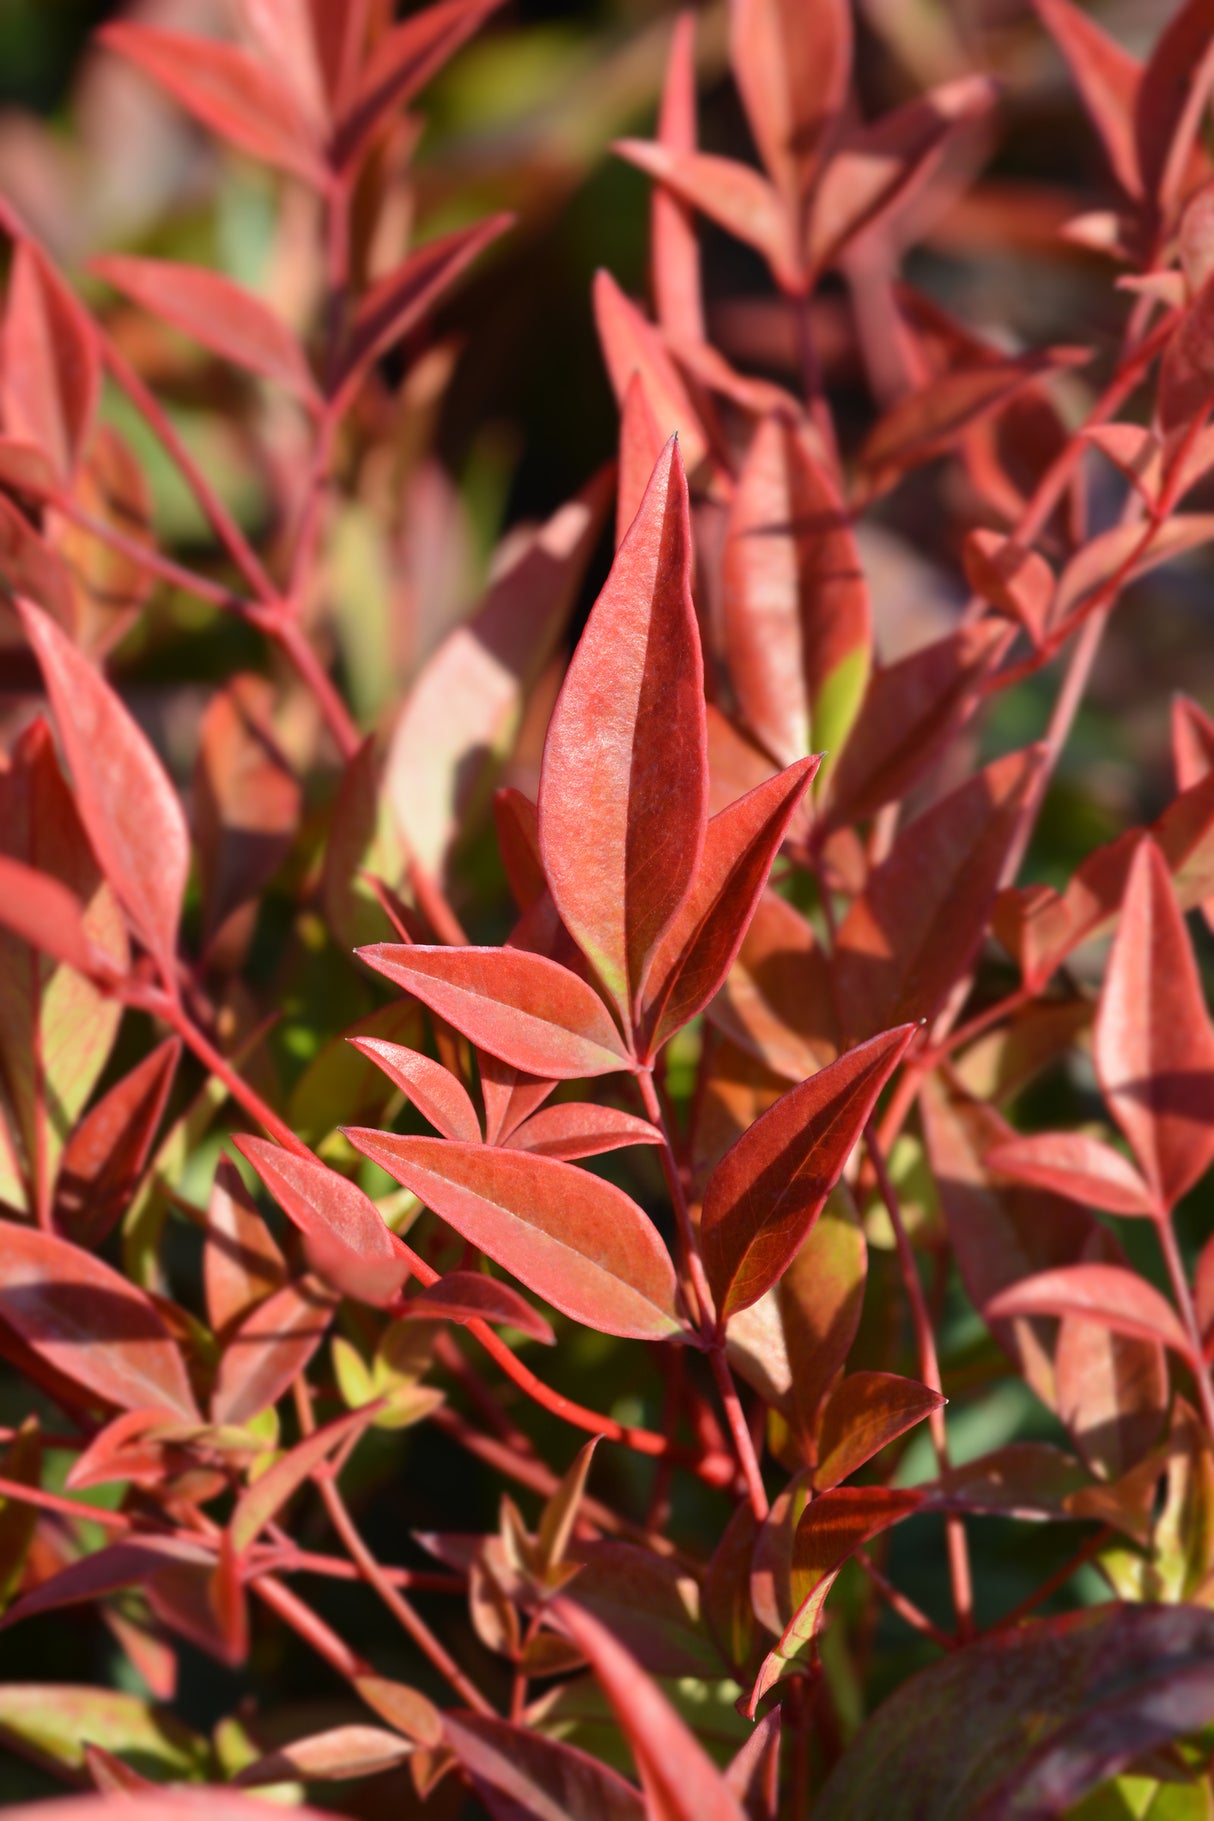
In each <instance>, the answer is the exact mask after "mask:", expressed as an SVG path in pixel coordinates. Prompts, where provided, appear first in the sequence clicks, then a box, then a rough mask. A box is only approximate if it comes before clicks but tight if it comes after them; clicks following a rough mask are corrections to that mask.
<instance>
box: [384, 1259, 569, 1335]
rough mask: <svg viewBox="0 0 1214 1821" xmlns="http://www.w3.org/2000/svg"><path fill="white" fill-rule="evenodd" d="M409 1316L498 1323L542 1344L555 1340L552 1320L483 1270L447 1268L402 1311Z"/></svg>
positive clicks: (422, 1319)
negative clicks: (444, 1272)
mask: <svg viewBox="0 0 1214 1821" xmlns="http://www.w3.org/2000/svg"><path fill="white" fill-rule="evenodd" d="M410 1317H413V1318H414V1319H416V1320H418V1321H440V1320H443V1319H445V1320H447V1321H458V1322H469V1321H488V1322H499V1323H501V1324H502V1325H503V1326H505V1327H510V1328H517V1329H518V1330H519V1333H520V1334H528V1335H530V1337H531V1339H532V1340H538V1341H539V1343H540V1345H541V1346H544V1347H551V1346H552V1345H553V1344H554V1343H555V1341H556V1335H555V1334H554V1333H553V1332H552V1326H551V1323H549V1322H546V1321H545V1320H544V1317H543V1316H542V1315H541V1314H540V1313H539V1311H538V1310H537V1309H533V1308H532V1307H531V1304H530V1303H529V1302H528V1301H527V1299H526V1297H524V1296H520V1295H519V1293H518V1291H517V1290H514V1289H512V1288H511V1286H510V1285H509V1284H503V1283H499V1282H498V1280H497V1278H496V1277H487V1276H486V1275H485V1274H484V1272H482V1271H448V1272H447V1273H446V1275H445V1276H443V1277H440V1278H438V1279H437V1281H436V1282H435V1283H432V1284H427V1285H426V1287H425V1288H424V1289H422V1290H419V1291H418V1292H417V1294H416V1295H415V1296H414V1297H412V1298H411V1299H410V1302H409V1306H408V1308H407V1309H405V1310H403V1311H402V1319H403V1320H408V1319H409V1318H410Z"/></svg>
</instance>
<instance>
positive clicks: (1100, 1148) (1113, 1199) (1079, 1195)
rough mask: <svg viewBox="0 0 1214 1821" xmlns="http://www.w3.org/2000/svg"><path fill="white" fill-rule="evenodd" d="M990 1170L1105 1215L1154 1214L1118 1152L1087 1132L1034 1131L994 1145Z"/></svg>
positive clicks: (1148, 1197) (1141, 1183) (989, 1155)
mask: <svg viewBox="0 0 1214 1821" xmlns="http://www.w3.org/2000/svg"><path fill="white" fill-rule="evenodd" d="M986 1163H987V1167H988V1169H992V1170H997V1171H998V1172H999V1174H1000V1175H1001V1176H1014V1177H1015V1178H1016V1179H1017V1181H1018V1182H1031V1183H1035V1184H1037V1186H1038V1187H1039V1188H1042V1189H1050V1190H1051V1191H1052V1192H1053V1193H1054V1194H1055V1195H1065V1196H1067V1198H1068V1199H1069V1200H1071V1201H1078V1202H1081V1203H1082V1204H1083V1205H1084V1206H1085V1207H1089V1208H1103V1209H1104V1211H1105V1212H1106V1213H1107V1214H1145V1215H1148V1216H1151V1215H1158V1213H1159V1209H1158V1207H1157V1206H1156V1204H1155V1201H1154V1198H1153V1197H1152V1195H1151V1191H1150V1189H1149V1188H1148V1187H1147V1185H1146V1183H1145V1182H1144V1181H1143V1180H1142V1177H1141V1176H1140V1175H1139V1174H1138V1171H1137V1170H1136V1169H1135V1168H1134V1166H1133V1164H1132V1163H1130V1162H1129V1161H1128V1159H1126V1158H1124V1157H1123V1156H1122V1155H1121V1153H1120V1151H1114V1150H1113V1148H1112V1147H1111V1146H1110V1145H1107V1144H1101V1142H1100V1140H1099V1139H1097V1138H1091V1137H1089V1136H1088V1134H1087V1133H1086V1132H1036V1133H1034V1134H1033V1135H1032V1137H1030V1138H1012V1139H1008V1140H1007V1141H1006V1142H1005V1143H1003V1144H997V1145H996V1146H995V1148H994V1150H993V1151H988V1152H987V1156H986Z"/></svg>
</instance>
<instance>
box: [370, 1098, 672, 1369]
mask: <svg viewBox="0 0 1214 1821" xmlns="http://www.w3.org/2000/svg"><path fill="white" fill-rule="evenodd" d="M346 1136H347V1138H349V1140H350V1142H351V1144H353V1145H354V1146H355V1147H356V1148H357V1149H358V1150H360V1151H362V1152H363V1153H364V1155H366V1156H367V1157H370V1158H371V1159H372V1161H373V1162H375V1163H378V1164H379V1165H380V1166H381V1167H382V1168H383V1169H385V1170H387V1172H388V1174H389V1176H394V1177H395V1178H396V1180H397V1182H399V1183H403V1184H404V1186H405V1188H407V1189H410V1190H411V1191H412V1192H413V1194H414V1195H416V1196H417V1197H418V1199H419V1200H420V1201H424V1202H425V1204H426V1206H427V1207H429V1208H432V1209H433V1210H434V1212H435V1213H436V1214H437V1215H438V1216H439V1217H440V1219H442V1220H445V1221H446V1222H447V1224H448V1226H452V1227H454V1228H455V1231H456V1232H457V1233H459V1234H460V1235H461V1236H462V1237H463V1238H464V1239H467V1240H470V1241H471V1242H472V1244H473V1245H474V1246H479V1247H480V1249H481V1251H482V1252H484V1253H485V1254H486V1255H487V1256H488V1257H489V1258H492V1259H493V1260H494V1261H495V1262H496V1263H497V1264H499V1265H503V1266H504V1267H505V1269H506V1270H507V1271H510V1272H511V1273H512V1274H513V1275H514V1276H515V1277H517V1278H519V1279H520V1281H521V1282H523V1283H524V1284H526V1286H527V1288H528V1289H529V1290H534V1291H535V1293H536V1295H537V1296H542V1297H543V1298H544V1300H545V1301H546V1302H550V1303H551V1304H552V1305H553V1307H554V1308H557V1309H560V1310H561V1311H562V1312H563V1313H564V1314H566V1315H570V1316H572V1317H573V1319H574V1321H580V1322H582V1323H583V1324H584V1326H586V1327H588V1328H596V1329H598V1330H599V1332H600V1333H603V1334H619V1335H623V1336H626V1337H627V1336H631V1337H636V1338H639V1339H647V1340H661V1339H668V1338H669V1337H670V1336H671V1335H672V1334H674V1333H676V1332H677V1331H678V1328H679V1318H678V1316H677V1315H676V1313H675V1306H674V1287H675V1286H674V1272H673V1270H672V1268H671V1264H670V1258H669V1256H668V1254H667V1251H666V1248H665V1246H664V1245H663V1244H662V1241H661V1239H660V1238H659V1237H658V1233H657V1229H656V1228H655V1227H654V1225H653V1223H652V1221H651V1220H650V1219H649V1216H648V1215H647V1214H646V1213H644V1212H643V1210H642V1209H640V1208H639V1207H638V1206H637V1205H636V1203H635V1202H634V1201H632V1200H630V1198H629V1197H628V1196H627V1195H625V1194H624V1192H623V1190H622V1189H617V1188H616V1187H615V1186H614V1184H612V1183H609V1182H604V1181H603V1180H602V1178H601V1177H598V1176H591V1175H589V1174H588V1173H587V1172H586V1171H584V1170H579V1169H577V1168H575V1166H574V1165H573V1164H569V1163H561V1162H559V1161H558V1160H557V1159H555V1158H552V1157H537V1156H534V1155H532V1154H531V1153H528V1152H526V1151H509V1150H499V1149H496V1148H494V1147H492V1146H489V1145H471V1144H455V1143H453V1142H452V1141H451V1140H449V1139H442V1138H401V1137H398V1136H396V1135H395V1134H394V1133H391V1132H372V1131H367V1130H364V1129H359V1128H353V1129H350V1130H347V1132H346Z"/></svg>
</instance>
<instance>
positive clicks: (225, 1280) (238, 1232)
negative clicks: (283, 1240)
mask: <svg viewBox="0 0 1214 1821" xmlns="http://www.w3.org/2000/svg"><path fill="white" fill-rule="evenodd" d="M202 1277H203V1287H204V1292H205V1296H206V1309H207V1319H208V1320H209V1322H210V1324H211V1327H212V1328H213V1329H214V1330H215V1332H216V1333H217V1334H218V1333H219V1332H220V1331H221V1330H222V1329H225V1328H232V1327H235V1325H236V1323H237V1322H239V1321H240V1319H241V1318H242V1316H244V1315H246V1314H247V1313H248V1311H249V1310H250V1309H251V1308H253V1307H254V1305H255V1304H256V1303H259V1302H264V1301H265V1299H266V1297H267V1296H272V1295H273V1294H274V1292H275V1290H281V1288H282V1286H283V1284H284V1283H285V1282H286V1277H287V1267H286V1262H285V1260H284V1259H283V1256H282V1253H281V1252H280V1251H279V1249H278V1246H277V1244H276V1243H275V1240H274V1238H273V1236H272V1235H271V1233H270V1230H269V1228H268V1227H267V1226H266V1223H265V1221H264V1220H263V1219H262V1218H261V1215H260V1214H259V1213H258V1212H257V1209H256V1208H255V1207H254V1206H253V1202H252V1198H251V1196H250V1195H249V1192H248V1190H247V1189H246V1188H245V1186H244V1182H243V1180H242V1179H241V1175H240V1171H239V1170H238V1169H237V1168H236V1165H235V1164H234V1163H233V1162H232V1160H231V1158H230V1157H226V1156H225V1157H221V1158H220V1159H219V1162H218V1164H217V1165H216V1167H215V1180H214V1182H213V1184H212V1186H211V1194H210V1199H209V1201H208V1202H207V1227H206V1243H205V1245H204V1247H203V1254H202Z"/></svg>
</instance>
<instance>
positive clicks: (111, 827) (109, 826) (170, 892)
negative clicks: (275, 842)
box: [17, 601, 190, 980]
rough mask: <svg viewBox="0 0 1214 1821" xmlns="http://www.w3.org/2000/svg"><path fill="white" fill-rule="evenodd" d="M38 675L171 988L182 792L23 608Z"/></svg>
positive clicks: (181, 884) (121, 884)
mask: <svg viewBox="0 0 1214 1821" xmlns="http://www.w3.org/2000/svg"><path fill="white" fill-rule="evenodd" d="M17 611H18V612H19V614H20V615H21V619H22V623H23V625H24V627H25V631H26V635H27V637H28V638H29V641H30V643H31V645H32V646H33V648H34V653H35V655H36V657H37V659H38V662H39V664H40V665H41V667H42V674H43V678H44V680H45V682H46V688H47V693H48V694H49V696H50V699H51V706H52V707H53V708H54V711H55V719H56V721H57V722H58V725H59V734H60V738H61V739H62V741H63V745H64V749H65V751H66V753H67V756H68V760H69V763H70V764H71V768H72V776H73V778H74V780H75V784H76V797H77V802H78V804H79V808H80V815H81V818H82V820H83V822H84V825H85V827H86V828H87V830H88V833H89V838H90V840H91V841H92V844H93V848H94V851H95V853H96V855H97V858H98V860H99V861H100V863H101V866H102V868H103V870H104V872H105V874H106V877H107V878H108V879H109V882H110V884H111V885H112V886H113V888H114V891H115V893H116V894H117V896H118V897H119V898H120V899H121V901H122V903H123V906H124V907H125V909H126V911H127V914H128V915H129V917H130V918H131V921H132V923H133V924H134V925H135V928H136V930H137V931H138V933H139V936H140V938H141V940H142V941H143V942H144V943H145V945H146V946H147V948H148V949H149V950H150V951H151V953H152V955H153V957H154V958H155V960H156V962H157V964H158V966H159V968H160V970H161V973H162V974H163V976H164V978H165V979H166V980H173V979H174V977H175V974H174V970H175V965H176V948H177V925H178V921H179V919H180V916H181V902H182V898H183V896H184V893H185V882H186V875H187V873H188V871H189V864H190V843H189V833H188V831H187V829H186V823H185V816H184V814H183V813H182V808H181V803H180V801H179V800H178V797H177V793H176V791H175V790H174V789H173V786H172V784H171V783H170V782H169V779H168V777H167V775H166V773H165V771H164V768H163V766H162V765H161V763H160V760H159V759H158V758H157V757H156V754H155V753H154V752H153V750H152V748H151V746H150V745H149V744H148V741H147V739H146V738H145V736H144V735H143V734H142V733H141V732H140V730H139V728H138V727H137V726H136V725H135V722H134V721H133V720H132V719H131V717H130V715H129V714H128V712H127V710H126V709H125V708H124V706H123V705H122V703H121V702H120V701H119V699H118V697H117V696H116V695H115V693H114V691H113V690H112V689H111V688H110V687H109V685H108V684H107V683H106V682H105V680H104V678H103V677H101V676H100V675H99V674H98V672H97V671H96V670H94V668H93V666H92V665H91V664H90V663H89V661H88V659H87V658H86V657H84V656H83V655H82V654H81V653H80V652H79V651H77V649H76V648H75V646H74V645H72V644H71V642H70V641H69V640H68V639H67V638H66V637H65V636H64V634H63V633H62V632H61V631H60V630H59V628H58V627H57V626H56V625H55V623H54V622H53V621H52V620H50V619H48V618H47V616H46V615H45V614H44V613H40V612H39V611H38V609H37V608H36V607H31V606H29V605H28V604H27V603H25V602H20V601H19V602H18V603H17Z"/></svg>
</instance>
